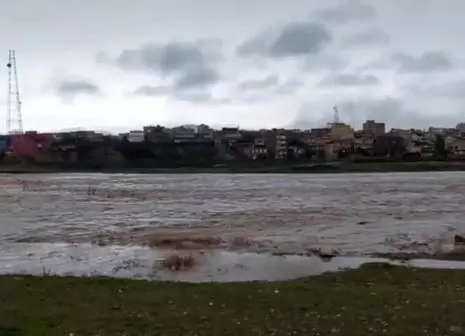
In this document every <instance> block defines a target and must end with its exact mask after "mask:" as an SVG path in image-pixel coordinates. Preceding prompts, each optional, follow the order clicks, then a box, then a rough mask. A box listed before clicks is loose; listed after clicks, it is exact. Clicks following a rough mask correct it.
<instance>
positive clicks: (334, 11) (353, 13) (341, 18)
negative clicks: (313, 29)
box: [316, 1, 376, 24]
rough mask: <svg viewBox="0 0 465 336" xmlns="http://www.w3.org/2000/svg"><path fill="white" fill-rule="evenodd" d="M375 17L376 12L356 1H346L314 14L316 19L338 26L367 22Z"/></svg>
mask: <svg viewBox="0 0 465 336" xmlns="http://www.w3.org/2000/svg"><path fill="white" fill-rule="evenodd" d="M375 16H376V12H375V10H374V8H373V7H371V6H370V5H368V4H365V3H362V2H357V1H347V2H346V3H344V4H340V5H339V6H335V7H331V8H326V9H323V10H321V11H319V12H317V13H316V18H318V19H320V20H322V21H325V22H331V23H339V24H346V23H349V22H353V21H363V20H369V19H372V18H374V17H375Z"/></svg>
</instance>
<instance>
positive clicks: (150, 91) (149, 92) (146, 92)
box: [134, 85, 173, 97]
mask: <svg viewBox="0 0 465 336" xmlns="http://www.w3.org/2000/svg"><path fill="white" fill-rule="evenodd" d="M172 91H173V89H172V88H171V87H170V86H163V85H160V86H150V85H142V86H139V87H138V88H137V89H135V90H134V94H135V95H137V96H148V97H154V96H163V95H166V94H170V93H172Z"/></svg>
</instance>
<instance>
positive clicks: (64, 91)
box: [55, 80, 101, 97]
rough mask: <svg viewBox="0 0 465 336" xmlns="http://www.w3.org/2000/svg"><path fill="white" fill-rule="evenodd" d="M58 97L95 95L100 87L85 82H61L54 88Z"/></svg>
mask: <svg viewBox="0 0 465 336" xmlns="http://www.w3.org/2000/svg"><path fill="white" fill-rule="evenodd" d="M55 89H56V92H57V93H58V95H60V96H64V97H74V96H78V95H97V94H99V93H100V92H101V90H100V87H99V86H98V85H97V84H94V83H92V82H90V81H87V80H62V81H60V82H59V83H57V85H56V86H55Z"/></svg>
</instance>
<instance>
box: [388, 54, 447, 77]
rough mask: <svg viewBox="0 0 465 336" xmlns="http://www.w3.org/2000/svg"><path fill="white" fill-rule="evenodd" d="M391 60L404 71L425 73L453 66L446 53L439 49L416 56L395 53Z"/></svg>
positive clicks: (444, 69)
mask: <svg viewBox="0 0 465 336" xmlns="http://www.w3.org/2000/svg"><path fill="white" fill-rule="evenodd" d="M392 61H393V62H394V63H395V64H396V65H397V67H398V70H399V71H400V72H404V73H425V72H440V71H447V70H451V69H452V68H453V66H454V64H453V63H452V60H451V59H450V58H449V56H448V55H446V54H445V53H442V52H439V51H429V52H425V53H423V54H422V55H420V56H418V57H414V56H411V55H406V54H401V53H399V54H395V55H393V56H392Z"/></svg>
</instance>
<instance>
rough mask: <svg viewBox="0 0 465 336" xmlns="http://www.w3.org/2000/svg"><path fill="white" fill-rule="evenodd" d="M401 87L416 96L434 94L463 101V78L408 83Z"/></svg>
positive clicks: (464, 88)
mask: <svg viewBox="0 0 465 336" xmlns="http://www.w3.org/2000/svg"><path fill="white" fill-rule="evenodd" d="M403 89H404V90H406V91H407V92H409V93H410V94H412V95H415V96H417V97H422V96H428V97H431V96H435V97H438V98H446V99H448V100H452V101H455V102H457V101H458V102H462V103H465V80H463V79H459V80H449V81H442V82H439V83H438V82H426V83H416V84H409V85H406V86H404V87H403Z"/></svg>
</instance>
